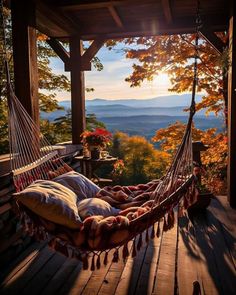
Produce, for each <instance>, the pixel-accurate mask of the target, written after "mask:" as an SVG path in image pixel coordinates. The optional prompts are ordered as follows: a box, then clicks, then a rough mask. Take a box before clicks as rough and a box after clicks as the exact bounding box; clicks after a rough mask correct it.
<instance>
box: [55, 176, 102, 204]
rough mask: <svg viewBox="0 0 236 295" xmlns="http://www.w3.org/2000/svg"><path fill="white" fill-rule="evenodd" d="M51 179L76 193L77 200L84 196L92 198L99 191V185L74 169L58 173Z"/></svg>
mask: <svg viewBox="0 0 236 295" xmlns="http://www.w3.org/2000/svg"><path fill="white" fill-rule="evenodd" d="M53 181H56V182H58V183H60V184H63V185H64V186H66V187H67V188H69V189H71V190H72V191H73V192H74V193H75V194H76V195H77V201H78V202H79V201H81V200H83V199H86V198H93V197H95V195H96V194H97V193H98V192H99V191H100V188H99V186H97V185H96V184H94V183H93V182H92V181H91V180H89V179H88V178H87V177H85V176H84V175H82V174H80V173H78V172H74V171H71V172H68V173H65V174H63V175H60V176H58V177H56V178H54V179H53Z"/></svg>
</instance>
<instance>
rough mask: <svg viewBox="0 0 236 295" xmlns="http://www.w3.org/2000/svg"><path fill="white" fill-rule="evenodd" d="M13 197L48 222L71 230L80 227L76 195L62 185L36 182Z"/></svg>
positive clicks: (43, 181) (52, 182) (44, 181)
mask: <svg viewBox="0 0 236 295" xmlns="http://www.w3.org/2000/svg"><path fill="white" fill-rule="evenodd" d="M14 196H15V197H16V199H17V201H18V202H20V203H22V204H23V205H24V206H26V207H27V208H29V209H30V210H31V211H32V212H34V213H36V214H37V215H39V216H40V217H43V218H45V219H47V220H49V221H52V222H54V223H57V224H61V225H64V226H66V227H69V228H72V229H78V228H80V227H81V226H82V221H81V219H80V216H79V215H78V210H77V205H76V201H77V197H76V194H75V193H74V192H73V191H71V190H70V189H68V188H66V187H65V186H64V185H61V184H59V183H56V182H54V181H50V180H37V181H35V182H34V183H32V184H31V185H29V186H28V187H27V188H26V189H24V190H23V191H21V192H19V193H16V194H14Z"/></svg>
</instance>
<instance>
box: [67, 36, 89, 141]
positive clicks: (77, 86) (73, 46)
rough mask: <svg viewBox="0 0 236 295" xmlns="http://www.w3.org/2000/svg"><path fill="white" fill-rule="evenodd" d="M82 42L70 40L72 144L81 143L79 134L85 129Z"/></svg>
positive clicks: (76, 39)
mask: <svg viewBox="0 0 236 295" xmlns="http://www.w3.org/2000/svg"><path fill="white" fill-rule="evenodd" d="M82 53H83V49H82V41H81V40H80V39H79V38H78V37H77V36H75V37H71V39H70V70H71V115H72V143H73V144H78V143H80V142H81V138H80V134H81V133H82V132H83V131H84V129H85V125H86V122H85V87H84V72H83V71H82V70H81V68H82Z"/></svg>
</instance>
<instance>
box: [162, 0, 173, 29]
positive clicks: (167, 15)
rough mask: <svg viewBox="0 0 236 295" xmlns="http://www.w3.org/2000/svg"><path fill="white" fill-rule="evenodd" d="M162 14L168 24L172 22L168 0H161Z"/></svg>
mask: <svg viewBox="0 0 236 295" xmlns="http://www.w3.org/2000/svg"><path fill="white" fill-rule="evenodd" d="M161 3H162V7H163V11H164V15H165V18H166V21H167V23H168V24H170V23H172V21H173V17H172V13H171V7H170V0H161Z"/></svg>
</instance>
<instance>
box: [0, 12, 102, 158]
mask: <svg viewBox="0 0 236 295" xmlns="http://www.w3.org/2000/svg"><path fill="white" fill-rule="evenodd" d="M4 16H5V17H4V19H5V35H6V53H7V58H8V60H9V66H10V74H11V79H12V82H13V81H14V72H13V53H12V40H11V15H10V10H9V9H6V8H4ZM3 33H4V32H3V28H1V38H0V39H1V44H0V45H1V46H0V48H1V56H0V66H1V68H0V69H1V73H0V74H1V75H0V77H1V79H0V86H1V87H0V154H1V153H6V152H8V151H9V143H8V124H7V120H8V119H7V103H6V76H5V73H4V57H5V56H4V51H3V49H5V48H4V47H5V46H4V45H5V44H4V43H3ZM46 40H47V36H45V35H43V34H41V33H40V32H38V33H37V53H38V54H37V57H38V76H39V107H40V111H41V112H53V111H56V110H59V109H63V107H61V106H59V104H58V97H57V95H58V94H57V92H60V91H70V81H69V79H68V78H67V76H66V75H63V74H56V73H54V72H53V70H52V69H51V67H50V59H51V58H56V57H57V55H56V53H55V52H54V51H53V50H52V49H51V47H50V46H49V45H48V44H47V42H46ZM93 64H94V66H95V68H96V69H97V70H99V71H100V70H102V64H101V63H100V60H99V59H98V58H94V59H93ZM86 90H87V91H93V88H87V89H86ZM91 124H94V126H100V125H101V124H102V123H100V122H99V121H97V119H96V117H95V116H92V115H91V116H88V126H90V125H91ZM62 127H63V129H62ZM40 129H41V132H42V133H43V134H44V135H45V136H46V137H47V139H48V140H49V142H51V143H52V144H54V143H57V142H61V141H68V140H70V139H71V113H70V111H68V113H67V114H66V115H65V116H63V117H61V118H59V119H58V120H56V122H50V121H48V120H44V119H41V120H40Z"/></svg>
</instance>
